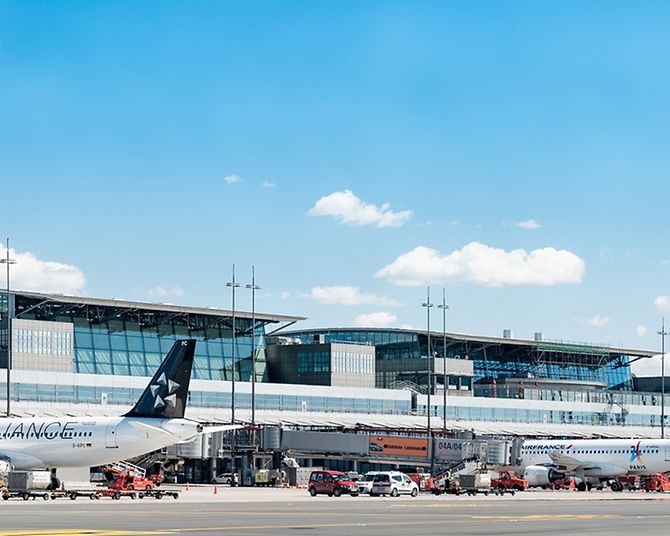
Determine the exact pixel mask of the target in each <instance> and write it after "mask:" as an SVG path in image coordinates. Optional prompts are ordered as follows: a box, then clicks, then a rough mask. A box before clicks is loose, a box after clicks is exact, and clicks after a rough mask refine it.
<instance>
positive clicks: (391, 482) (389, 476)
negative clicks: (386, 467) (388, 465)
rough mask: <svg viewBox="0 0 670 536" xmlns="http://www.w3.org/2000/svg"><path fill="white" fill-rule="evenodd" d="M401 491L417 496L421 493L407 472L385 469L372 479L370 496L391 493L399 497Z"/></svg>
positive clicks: (392, 495)
mask: <svg viewBox="0 0 670 536" xmlns="http://www.w3.org/2000/svg"><path fill="white" fill-rule="evenodd" d="M401 493H404V494H407V495H411V496H412V497H416V496H417V495H418V494H419V486H418V485H417V483H416V482H414V481H413V480H412V479H411V478H410V477H408V476H407V475H406V474H405V473H401V472H399V471H384V472H381V473H377V474H376V475H375V477H374V479H373V480H372V488H371V489H370V497H376V496H378V495H390V496H391V497H397V496H398V495H400V494H401Z"/></svg>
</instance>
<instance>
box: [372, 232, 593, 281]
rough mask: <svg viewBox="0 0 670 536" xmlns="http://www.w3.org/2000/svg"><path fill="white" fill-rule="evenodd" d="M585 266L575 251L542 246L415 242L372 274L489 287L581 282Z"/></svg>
mask: <svg viewBox="0 0 670 536" xmlns="http://www.w3.org/2000/svg"><path fill="white" fill-rule="evenodd" d="M585 271H586V267H585V264H584V261H583V260H582V259H581V258H579V257H578V256H577V255H575V254H574V253H572V252H570V251H567V250H564V249H561V250H557V249H554V248H550V247H547V248H542V249H535V250H533V251H531V252H530V253H527V252H526V251H525V250H523V249H515V250H512V251H505V250H503V249H498V248H493V247H491V246H487V245H486V244H481V243H479V242H470V243H469V244H466V245H465V246H463V248H461V249H460V250H456V251H453V252H451V253H450V254H448V255H442V254H441V253H440V252H439V251H437V250H435V249H430V248H427V247H424V246H418V247H416V248H414V249H413V250H412V251H409V252H407V253H404V254H403V255H400V256H399V257H398V258H397V259H396V260H394V261H393V262H392V263H391V264H389V265H387V266H385V267H383V268H382V269H381V270H379V271H377V273H376V274H375V277H380V278H382V279H386V280H388V281H391V282H392V283H394V284H396V285H406V286H419V285H423V284H426V283H430V282H432V283H446V282H450V281H467V282H469V283H475V284H478V285H486V286H489V287H502V286H508V285H534V286H549V285H557V284H560V283H580V282H581V280H582V278H583V276H584V272H585Z"/></svg>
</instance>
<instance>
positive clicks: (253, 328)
mask: <svg viewBox="0 0 670 536" xmlns="http://www.w3.org/2000/svg"><path fill="white" fill-rule="evenodd" d="M246 288H248V289H251V424H252V426H253V425H254V424H256V291H257V290H260V288H261V287H259V286H258V285H257V284H256V267H255V266H252V267H251V284H250V285H247V286H246Z"/></svg>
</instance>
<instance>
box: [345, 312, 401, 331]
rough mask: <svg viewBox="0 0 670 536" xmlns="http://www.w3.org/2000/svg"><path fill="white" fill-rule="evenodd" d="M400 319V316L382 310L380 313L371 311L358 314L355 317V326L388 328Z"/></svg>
mask: <svg viewBox="0 0 670 536" xmlns="http://www.w3.org/2000/svg"><path fill="white" fill-rule="evenodd" d="M397 321H398V317H397V316H396V315H394V314H391V313H387V312H385V311H380V312H378V313H370V314H363V315H358V316H357V317H356V318H354V326H356V327H366V328H387V327H389V326H392V325H393V324H395V323H396V322H397Z"/></svg>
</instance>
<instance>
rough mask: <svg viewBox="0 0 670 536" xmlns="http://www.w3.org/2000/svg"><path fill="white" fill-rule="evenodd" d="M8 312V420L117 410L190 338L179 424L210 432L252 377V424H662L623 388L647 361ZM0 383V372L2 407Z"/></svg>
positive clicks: (484, 342) (267, 321) (31, 297)
mask: <svg viewBox="0 0 670 536" xmlns="http://www.w3.org/2000/svg"><path fill="white" fill-rule="evenodd" d="M0 299H1V300H2V301H1V302H0V305H1V306H2V308H3V309H4V308H5V307H6V303H5V301H6V300H5V297H4V295H2V298H0ZM9 305H10V310H11V312H12V316H13V320H12V333H13V337H12V374H11V401H12V410H13V412H15V413H16V414H22V415H33V414H41V413H47V414H58V413H59V412H61V413H71V414H79V413H81V414H91V415H93V414H118V413H119V412H121V411H123V410H124V409H125V408H127V407H130V406H131V405H132V404H133V403H134V400H135V399H136V398H137V397H138V396H139V394H140V393H141V391H142V390H143V389H144V387H145V384H146V381H147V376H151V375H152V374H153V372H154V370H155V369H156V368H157V366H158V365H159V363H160V361H161V359H162V357H163V356H164V355H165V353H166V352H167V351H168V349H169V348H170V347H171V346H172V344H173V342H174V341H175V340H176V339H178V338H185V337H191V338H195V339H197V340H198V344H197V346H196V355H195V362H194V369H193V379H192V383H191V390H190V395H189V409H188V413H187V415H188V416H190V417H192V418H195V419H199V420H203V421H208V422H227V421H229V420H230V418H231V406H232V400H231V390H232V389H231V387H232V380H233V377H234V379H235V382H236V397H235V408H236V419H237V420H240V421H244V422H250V420H251V406H252V396H251V392H252V379H254V380H255V383H254V388H255V389H254V391H255V397H254V399H255V420H256V423H258V424H271V425H277V424H279V425H283V426H288V427H291V426H295V427H300V426H305V427H320V426H321V427H344V428H351V427H357V426H358V427H367V428H392V429H421V428H424V427H425V426H426V413H427V411H429V410H430V412H431V417H433V427H435V428H438V429H439V428H445V429H449V430H455V431H458V430H467V431H474V432H475V433H480V434H506V433H519V434H527V435H542V436H550V435H582V436H584V435H593V434H596V435H598V434H600V435H604V436H607V435H617V434H618V435H621V434H622V433H623V434H625V435H647V436H655V435H658V428H659V426H660V413H661V412H660V395H659V394H658V393H655V392H649V393H644V392H636V391H634V390H633V387H634V386H633V377H632V375H631V372H630V366H629V363H630V361H631V360H633V359H643V358H647V357H651V355H652V352H647V351H641V350H633V349H615V348H607V347H598V346H591V345H578V344H573V343H559V342H551V341H545V340H542V337H540V336H536V340H530V341H529V340H518V339H513V338H511V337H509V336H506V337H500V338H493V337H478V336H471V335H458V334H452V333H449V334H446V337H445V336H444V334H443V333H440V332H435V333H431V337H430V350H429V348H428V335H427V333H425V332H420V331H416V330H403V329H360V328H358V329H349V328H342V329H334V328H328V329H310V330H302V331H297V330H295V329H292V330H289V329H287V328H290V327H293V325H294V324H295V323H297V322H300V321H301V320H304V319H303V318H301V317H296V316H287V315H276V314H266V313H256V314H255V315H253V316H254V318H253V319H252V315H251V313H249V312H248V311H237V312H236V313H235V337H234V338H233V332H232V326H233V313H232V311H227V310H223V309H214V308H202V307H184V306H176V305H168V304H150V303H139V302H132V301H125V300H116V299H114V300H110V299H98V298H88V297H73V296H63V295H52V294H39V293H30V292H14V293H12V294H11V300H10V304H9ZM252 339H253V346H254V349H255V354H256V356H255V359H252V355H251V351H252ZM233 341H234V344H235V352H234V354H235V356H236V357H235V363H233V360H232V356H233ZM429 354H430V355H431V357H432V359H430V360H428V358H427V357H428V355H429ZM6 361H7V333H6V329H4V330H3V331H2V332H0V366H2V367H5V366H6ZM254 362H255V370H252V369H253V365H252V363H254ZM429 370H430V374H429ZM429 377H430V378H431V385H430V394H431V396H430V408H429V407H428V394H429V382H428V378H429ZM4 382H5V377H4V375H3V374H1V373H0V398H4V397H5V393H6V384H5V383H4ZM445 386H446V391H445ZM445 395H446V396H445ZM445 399H446V402H447V405H446V416H447V422H446V426H444V424H445V423H443V422H442V417H443V416H444V413H445V411H444V408H445V406H444V402H445Z"/></svg>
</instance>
